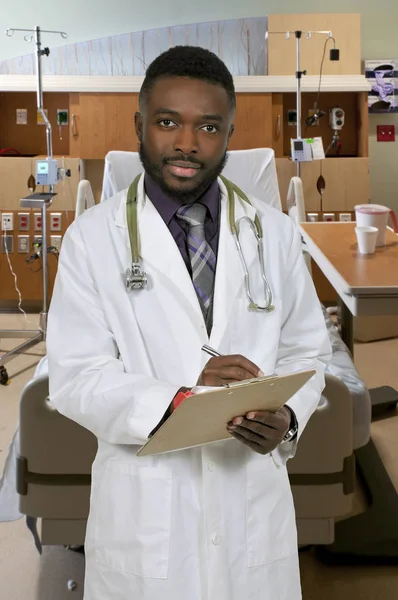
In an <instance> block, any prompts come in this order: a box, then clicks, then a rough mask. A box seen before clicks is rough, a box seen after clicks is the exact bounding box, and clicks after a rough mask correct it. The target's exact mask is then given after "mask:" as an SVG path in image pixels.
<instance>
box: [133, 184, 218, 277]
mask: <svg viewBox="0 0 398 600" xmlns="http://www.w3.org/2000/svg"><path fill="white" fill-rule="evenodd" d="M144 186H145V192H146V195H147V196H148V198H149V199H150V201H151V202H152V204H153V205H154V206H155V208H156V210H157V211H158V213H159V214H160V216H161V217H162V219H163V221H164V222H165V223H166V225H167V227H168V228H169V231H170V233H171V235H172V236H173V239H174V241H175V243H176V244H177V246H178V249H179V250H180V252H181V256H182V258H183V260H184V262H185V264H186V266H187V269H188V271H189V273H190V275H192V268H191V261H190V259H189V253H188V247H187V234H188V225H187V224H186V223H184V222H183V221H181V220H180V219H179V218H178V217H177V216H176V212H177V210H178V208H179V207H180V206H181V204H180V202H178V200H174V199H173V198H171V197H170V196H167V194H165V193H164V192H163V190H161V188H160V187H159V186H158V185H157V184H156V183H155V182H154V181H153V179H152V178H151V177H150V176H149V175H148V173H145V180H144ZM198 202H200V204H203V205H204V206H206V208H207V213H206V219H205V223H204V229H205V236H206V240H207V241H208V243H209V244H210V246H211V247H212V250H213V252H214V254H215V256H216V258H217V250H218V238H219V214H220V189H219V187H218V181H217V179H216V180H215V181H214V182H213V183H212V184H211V186H210V187H209V188H208V189H207V190H206V192H205V193H204V194H203V195H202V196H201V198H200V199H199V200H198Z"/></svg>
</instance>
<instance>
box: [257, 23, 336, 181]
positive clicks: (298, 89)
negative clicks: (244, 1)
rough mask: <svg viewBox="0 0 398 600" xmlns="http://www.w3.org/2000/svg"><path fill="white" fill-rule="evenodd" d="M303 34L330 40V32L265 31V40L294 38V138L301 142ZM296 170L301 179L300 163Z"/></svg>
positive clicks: (308, 37)
mask: <svg viewBox="0 0 398 600" xmlns="http://www.w3.org/2000/svg"><path fill="white" fill-rule="evenodd" d="M303 33H305V35H306V38H307V40H309V39H311V37H312V35H313V34H320V35H326V36H327V37H328V38H332V37H333V35H332V32H331V31H267V33H266V34H265V37H266V39H268V36H269V35H284V36H285V38H286V39H287V40H289V39H290V36H291V35H292V34H294V36H295V38H296V111H297V117H296V120H297V123H296V132H297V133H296V137H297V139H299V140H301V139H302V137H301V80H302V77H303V75H307V71H302V70H301V67H300V62H301V48H300V42H301V38H302V36H303ZM296 168H297V177H301V163H300V162H299V161H298V162H297V163H296Z"/></svg>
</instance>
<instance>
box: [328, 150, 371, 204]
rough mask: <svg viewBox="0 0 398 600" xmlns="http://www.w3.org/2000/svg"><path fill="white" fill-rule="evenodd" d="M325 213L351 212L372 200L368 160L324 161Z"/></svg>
mask: <svg viewBox="0 0 398 600" xmlns="http://www.w3.org/2000/svg"><path fill="white" fill-rule="evenodd" d="M322 172H323V176H324V178H325V181H326V188H325V192H324V194H323V203H322V206H323V210H324V211H325V212H334V211H341V212H349V211H352V210H354V206H355V205H356V204H364V203H366V202H369V200H370V181H369V159H368V158H328V159H326V160H324V161H323V167H322Z"/></svg>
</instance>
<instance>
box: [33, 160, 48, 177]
mask: <svg viewBox="0 0 398 600" xmlns="http://www.w3.org/2000/svg"><path fill="white" fill-rule="evenodd" d="M36 168H37V174H38V175H48V162H46V161H41V162H37V167H36Z"/></svg>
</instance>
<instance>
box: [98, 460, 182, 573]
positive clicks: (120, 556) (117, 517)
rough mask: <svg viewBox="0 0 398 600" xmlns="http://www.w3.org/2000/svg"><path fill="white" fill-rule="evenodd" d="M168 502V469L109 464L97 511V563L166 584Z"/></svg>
mask: <svg viewBox="0 0 398 600" xmlns="http://www.w3.org/2000/svg"><path fill="white" fill-rule="evenodd" d="M171 501H172V473H171V469H169V468H164V467H137V466H133V465H130V464H129V463H127V462H119V461H110V463H108V465H107V467H106V471H105V473H104V476H103V478H102V482H101V485H100V488H99V499H98V507H97V511H96V512H97V516H96V526H95V538H96V539H95V547H96V551H95V552H96V560H97V562H99V563H101V564H104V565H106V566H108V567H110V568H111V569H115V570H118V571H122V572H124V573H129V574H131V575H136V576H138V577H149V578H154V579H166V578H167V574H168V566H169V545H170V529H171Z"/></svg>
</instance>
